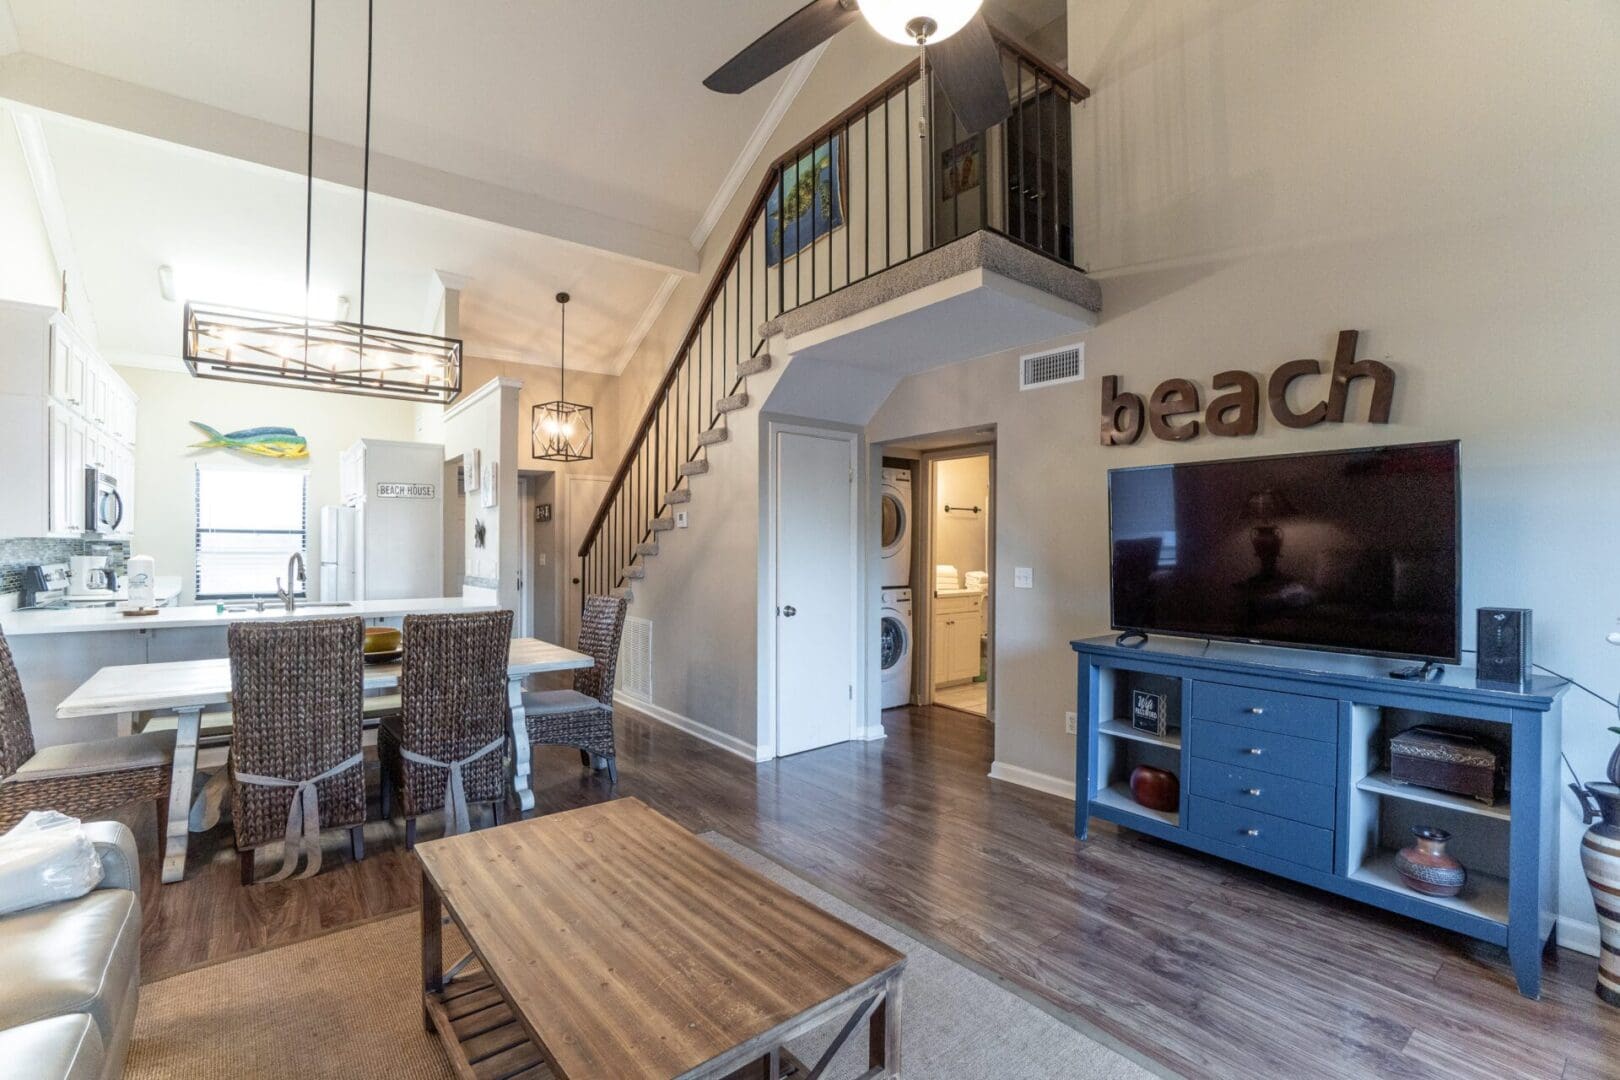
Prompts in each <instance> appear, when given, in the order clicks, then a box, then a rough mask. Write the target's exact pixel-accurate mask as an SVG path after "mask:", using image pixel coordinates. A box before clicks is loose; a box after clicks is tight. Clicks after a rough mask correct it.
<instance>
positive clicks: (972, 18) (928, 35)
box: [703, 0, 1012, 134]
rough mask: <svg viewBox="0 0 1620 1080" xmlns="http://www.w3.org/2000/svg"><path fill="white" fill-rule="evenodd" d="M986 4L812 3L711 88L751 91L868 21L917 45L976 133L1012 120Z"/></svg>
mask: <svg viewBox="0 0 1620 1080" xmlns="http://www.w3.org/2000/svg"><path fill="white" fill-rule="evenodd" d="M982 2H983V0H858V2H857V0H810V3H808V4H806V5H804V7H802V8H800V9H799V10H798V11H795V12H794V13H793V14H792V15H789V16H788V17H787V18H785V19H783V20H782V21H781V22H779V23H777V24H776V25H775V26H773V27H772V28H771V29H769V30H767V31H766V32H765V33H764V34H762V35H760V37H759V38H758V40H756V41H755V42H754V43H753V44H752V45H749V46H748V47H747V48H746V49H744V50H743V51H742V52H740V53H738V54H737V55H736V56H733V57H732V58H731V59H730V60H727V61H726V62H725V63H724V64H722V65H721V66H720V68H719V70H717V71H716V72H715V73H714V74H713V75H710V76H709V77H708V78H707V79H704V80H703V85H704V86H707V87H708V88H709V89H710V90H716V91H719V92H720V93H722V94H740V93H742V92H743V91H744V90H747V89H748V88H749V87H751V86H753V85H754V84H755V83H758V82H760V81H761V80H763V79H765V78H766V77H768V76H770V75H772V74H774V73H775V72H777V71H779V70H780V69H782V68H784V67H786V66H787V65H789V64H791V63H793V61H795V60H797V59H798V58H799V57H801V56H803V55H804V54H805V53H807V52H809V51H810V50H811V49H813V48H815V47H816V46H817V45H820V44H821V43H822V42H824V41H828V40H830V39H831V38H832V37H833V35H835V34H837V33H838V32H839V31H840V30H842V29H843V28H844V27H846V26H848V25H849V24H850V23H852V22H854V21H856V19H857V18H859V17H860V16H863V15H864V16H865V17H866V21H867V23H869V24H870V25H871V27H872V29H874V30H876V31H877V32H878V33H879V34H882V35H883V36H884V37H886V38H888V39H889V40H890V41H893V42H896V43H898V44H901V45H916V46H917V47H918V48H919V51H920V52H921V54H922V59H921V63H922V70H923V72H924V74H926V73H927V71H928V68H929V67H930V65H931V66H932V67H933V71H934V77H935V78H936V79H937V80H938V81H939V85H940V88H941V89H942V90H944V91H945V96H946V97H947V98H948V99H950V103H951V108H952V109H954V110H955V111H956V116H957V119H958V120H960V121H961V122H962V126H963V127H965V128H966V129H967V130H968V132H969V133H970V134H977V133H979V132H981V131H984V130H985V129H986V128H990V127H994V126H995V125H996V124H999V123H1001V121H1003V120H1005V119H1007V117H1008V116H1010V115H1011V114H1012V106H1011V103H1010V102H1009V101H1008V97H1007V83H1006V79H1005V77H1004V76H1003V75H1002V72H1001V53H1000V51H999V50H998V49H997V48H996V41H995V38H994V37H993V36H992V35H991V33H990V26H989V24H988V23H986V22H985V21H984V16H983V15H981V14H979V7H980V5H981V4H982Z"/></svg>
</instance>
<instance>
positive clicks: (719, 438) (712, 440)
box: [698, 427, 731, 446]
mask: <svg viewBox="0 0 1620 1080" xmlns="http://www.w3.org/2000/svg"><path fill="white" fill-rule="evenodd" d="M730 438H731V432H730V431H729V430H727V429H726V428H723V427H717V428H710V429H709V430H708V431H705V432H703V433H702V434H701V435H699V436H698V445H699V446H713V445H715V444H716V443H723V442H725V441H726V440H727V439H730Z"/></svg>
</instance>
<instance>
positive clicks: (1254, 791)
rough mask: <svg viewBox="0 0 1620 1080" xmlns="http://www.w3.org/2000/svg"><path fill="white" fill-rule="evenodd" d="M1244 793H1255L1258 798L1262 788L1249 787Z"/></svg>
mask: <svg viewBox="0 0 1620 1080" xmlns="http://www.w3.org/2000/svg"><path fill="white" fill-rule="evenodd" d="M1243 794H1245V795H1253V796H1255V797H1257V798H1258V797H1259V795H1260V789H1259V788H1257V787H1252V788H1249V789H1248V790H1247V791H1245V792H1244V793H1243Z"/></svg>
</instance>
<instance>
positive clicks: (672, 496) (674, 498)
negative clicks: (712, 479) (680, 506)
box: [664, 488, 692, 503]
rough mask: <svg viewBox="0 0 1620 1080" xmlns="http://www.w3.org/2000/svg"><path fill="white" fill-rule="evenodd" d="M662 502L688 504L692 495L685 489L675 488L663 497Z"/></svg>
mask: <svg viewBox="0 0 1620 1080" xmlns="http://www.w3.org/2000/svg"><path fill="white" fill-rule="evenodd" d="M664 501H665V502H666V503H689V502H691V501H692V493H691V492H690V491H687V490H686V489H685V488H675V489H674V490H672V491H671V492H670V493H669V494H668V495H665V496H664Z"/></svg>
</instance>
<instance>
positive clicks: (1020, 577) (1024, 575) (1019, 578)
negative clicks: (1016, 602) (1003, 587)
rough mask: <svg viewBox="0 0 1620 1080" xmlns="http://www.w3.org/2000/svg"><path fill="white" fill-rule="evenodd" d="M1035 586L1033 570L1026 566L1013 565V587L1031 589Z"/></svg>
mask: <svg viewBox="0 0 1620 1080" xmlns="http://www.w3.org/2000/svg"><path fill="white" fill-rule="evenodd" d="M1034 587H1035V571H1034V570H1033V569H1032V568H1030V567H1028V566H1015V567H1013V588H1015V589H1033V588H1034Z"/></svg>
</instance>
